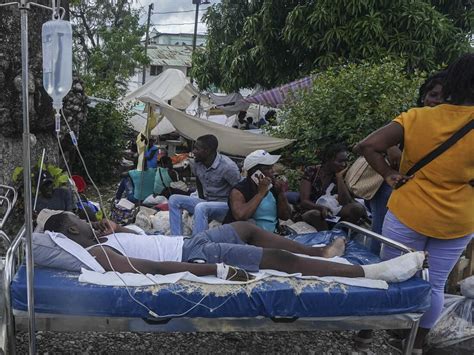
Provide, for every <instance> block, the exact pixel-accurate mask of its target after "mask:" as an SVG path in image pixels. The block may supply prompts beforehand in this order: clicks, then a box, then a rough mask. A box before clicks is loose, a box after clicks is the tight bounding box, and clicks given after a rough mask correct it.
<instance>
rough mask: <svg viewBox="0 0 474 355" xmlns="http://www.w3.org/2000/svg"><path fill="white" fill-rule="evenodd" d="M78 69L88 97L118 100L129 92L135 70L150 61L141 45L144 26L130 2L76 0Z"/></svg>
mask: <svg viewBox="0 0 474 355" xmlns="http://www.w3.org/2000/svg"><path fill="white" fill-rule="evenodd" d="M70 12H71V21H72V22H73V23H74V26H73V29H74V49H75V51H74V52H75V54H76V57H75V66H76V69H77V70H78V72H79V73H80V74H81V77H82V78H83V79H84V81H85V84H86V91H87V93H88V94H91V95H96V96H100V97H102V98H116V97H118V96H120V95H121V94H123V93H124V92H125V90H126V83H127V80H128V79H129V78H130V76H131V75H132V74H133V71H134V69H135V68H137V67H139V66H141V65H142V64H143V63H146V62H147V59H146V56H145V53H144V48H143V46H142V45H141V43H140V40H141V38H142V36H143V34H144V33H145V32H144V27H143V26H141V25H140V24H139V11H138V10H133V9H132V8H131V2H130V1H128V0H117V1H114V2H112V1H109V0H75V1H73V2H71V4H70Z"/></svg>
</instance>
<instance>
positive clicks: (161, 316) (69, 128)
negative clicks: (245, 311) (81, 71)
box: [56, 110, 244, 318]
mask: <svg viewBox="0 0 474 355" xmlns="http://www.w3.org/2000/svg"><path fill="white" fill-rule="evenodd" d="M56 112H57V111H56ZM61 113H62V116H63V119H64V122H65V123H66V126H67V128H68V131H69V135H70V137H71V141H72V143H73V145H74V146H75V148H76V150H77V152H78V154H79V157H80V159H81V161H82V164H83V165H84V168H85V170H86V174H87V176H88V178H89V179H90V181H91V182H92V185H93V186H94V188H95V190H96V192H97V193H98V196H99V203H100V207H101V209H102V210H103V211H104V208H103V203H102V196H101V194H100V191H99V189H98V187H97V185H96V184H95V183H94V180H92V178H91V176H90V175H89V172H88V170H87V167H86V165H85V162H84V159H83V158H82V154H81V152H80V150H79V146H78V144H77V138H76V135H75V134H74V131H73V130H72V129H71V127H70V126H69V123H68V122H67V119H66V117H65V116H64V112H63V111H62V110H61ZM57 138H58V144H59V148H60V151H61V155H62V158H63V160H64V163H65V165H66V170H67V172H68V174H69V177H70V178H72V176H71V171H70V169H69V165H68V164H67V162H66V158H65V156H64V152H63V149H62V146H61V141H60V139H59V131H57ZM75 193H76V195H77V197H78V200H79V203H80V204H81V206H82V208H84V205H83V203H82V200H81V198H80V196H79V195H78V193H77V191H75ZM86 219H87V221H88V222H89V225H90V227H91V228H92V223H91V221H90V219H89V216H88V215H87V214H86ZM92 232H93V234H94V237H95V238H96V240H97V241H98V242H99V240H98V237H97V235H96V234H95V230H94V229H93V228H92ZM112 234H113V235H114V237H115V239H116V240H117V242H118V243H119V245H120V241H119V239H118V238H117V237H116V235H115V232H114V231H112ZM99 246H100V247H101V249H102V251H103V252H104V254H105V256H106V258H107V261H108V263H109V266H110V267H111V268H112V270H113V271H114V273H115V275H116V276H117V277H118V278H119V279H120V280H121V281H122V283H123V284H124V286H125V288H126V290H127V293H128V295H129V296H130V298H131V299H132V300H133V301H134V302H136V303H137V304H139V305H140V306H142V307H144V308H145V309H146V310H147V311H148V314H149V315H151V316H152V317H154V318H169V317H181V316H184V315H186V314H187V313H189V312H191V311H192V310H193V309H194V308H196V307H197V306H201V307H204V308H207V309H208V310H209V311H210V312H213V311H215V310H216V309H219V308H220V307H222V306H224V304H226V303H227V302H228V301H229V300H230V298H231V296H229V297H227V299H226V300H224V301H223V302H222V303H221V304H219V305H218V306H216V307H212V308H211V307H209V306H206V305H204V304H202V302H203V301H204V299H205V298H206V297H207V296H206V295H204V296H203V297H202V298H201V299H200V300H199V301H198V302H195V301H192V300H189V299H187V298H186V297H184V296H183V295H180V294H179V293H176V292H173V291H171V292H172V293H173V294H174V295H176V296H178V297H180V298H182V299H183V300H184V301H186V302H189V303H192V304H194V305H193V306H192V307H190V308H189V309H188V310H187V311H185V312H183V313H180V314H167V315H159V314H157V313H155V312H153V310H151V309H150V308H149V307H147V306H146V305H145V304H143V303H142V302H140V301H139V300H137V299H136V298H135V297H133V295H132V294H131V292H130V290H129V286H128V285H127V284H126V282H125V280H124V279H123V278H122V277H121V276H120V275H119V273H118V272H117V271H115V270H114V268H113V266H112V263H111V261H110V259H109V256H108V255H107V252H106V251H105V250H104V248H103V246H102V245H100V244H99ZM125 257H126V258H127V261H128V263H129V265H130V266H131V267H132V268H133V269H134V270H135V271H136V272H137V273H139V274H141V275H143V276H145V277H146V278H147V279H149V280H150V281H151V282H153V283H154V284H156V282H155V281H154V280H153V279H152V278H150V277H149V276H148V275H145V274H143V273H142V272H140V271H139V270H137V269H136V268H135V266H134V265H133V264H132V262H131V261H130V259H129V258H128V256H127V255H125ZM240 289H241V290H243V289H244V288H243V286H240Z"/></svg>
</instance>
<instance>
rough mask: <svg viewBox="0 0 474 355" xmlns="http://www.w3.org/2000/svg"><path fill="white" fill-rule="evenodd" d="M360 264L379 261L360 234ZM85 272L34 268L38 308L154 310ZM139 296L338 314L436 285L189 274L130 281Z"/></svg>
mask: <svg viewBox="0 0 474 355" xmlns="http://www.w3.org/2000/svg"><path fill="white" fill-rule="evenodd" d="M338 233H342V232H340V231H332V232H321V233H311V234H304V235H300V236H296V237H295V238H294V239H296V240H298V241H300V242H302V243H305V244H308V245H314V244H319V243H324V242H327V241H328V240H329V239H330V238H331V237H333V236H334V234H338ZM344 256H345V257H346V258H347V259H348V260H349V261H351V262H352V263H355V264H370V263H374V262H377V261H378V257H376V256H375V255H374V254H371V253H370V252H368V251H367V250H366V249H364V248H363V247H362V246H361V245H359V244H358V243H357V242H355V241H351V242H349V243H348V245H347V250H346V255H344ZM78 276H79V274H77V273H74V272H68V271H60V270H56V269H47V268H35V277H34V285H35V310H36V312H39V313H49V314H66V315H79V316H103V317H139V318H151V317H150V316H149V314H148V311H147V310H146V309H145V308H144V307H142V306H140V305H139V304H137V302H134V301H133V300H132V299H131V297H130V296H129V294H128V292H127V289H126V288H125V287H109V286H98V285H92V284H84V283H80V282H79V281H78ZM129 290H130V292H131V293H132V294H133V296H134V297H135V298H136V299H137V300H139V301H140V302H142V303H143V304H145V305H146V306H147V307H149V308H150V309H151V310H153V311H154V312H155V313H157V314H158V315H159V316H162V317H166V318H172V317H178V316H186V317H206V318H218V317H257V316H262V317H289V318H305V317H336V316H371V315H389V314H400V313H410V312H415V313H417V312H424V311H426V310H427V309H428V307H429V304H430V286H429V284H428V283H427V282H425V281H423V280H422V279H420V278H417V277H414V278H412V279H410V280H408V281H405V282H402V283H396V284H391V285H390V287H389V288H388V289H387V290H379V289H369V288H363V287H354V286H347V285H341V284H338V283H325V282H320V281H315V280H298V279H285V278H269V279H265V280H263V281H260V282H258V283H253V284H250V285H246V286H228V285H226V286H211V285H201V284H196V283H190V282H179V283H176V284H171V285H160V286H151V287H131V288H129ZM11 293H12V295H11V296H12V303H13V308H14V309H15V310H22V311H26V310H27V291H26V267H25V266H24V265H23V266H22V267H21V268H20V269H19V271H18V272H17V274H16V275H15V277H14V280H13V282H12V288H11Z"/></svg>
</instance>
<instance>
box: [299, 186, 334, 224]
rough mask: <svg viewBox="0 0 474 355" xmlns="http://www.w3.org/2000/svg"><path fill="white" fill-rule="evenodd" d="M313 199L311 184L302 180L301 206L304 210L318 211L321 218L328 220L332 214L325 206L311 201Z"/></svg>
mask: <svg viewBox="0 0 474 355" xmlns="http://www.w3.org/2000/svg"><path fill="white" fill-rule="evenodd" d="M310 197H311V183H310V182H309V181H308V180H306V179H302V180H301V182H300V206H301V207H302V208H303V209H304V210H318V211H320V212H321V216H322V217H323V218H326V217H327V216H328V215H329V214H330V212H329V209H328V208H327V207H325V206H321V205H317V204H315V203H314V202H313V201H311V199H310Z"/></svg>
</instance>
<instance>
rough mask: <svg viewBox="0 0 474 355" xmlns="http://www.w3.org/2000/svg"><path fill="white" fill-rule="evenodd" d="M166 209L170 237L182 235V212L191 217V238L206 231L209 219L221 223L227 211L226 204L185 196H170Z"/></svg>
mask: <svg viewBox="0 0 474 355" xmlns="http://www.w3.org/2000/svg"><path fill="white" fill-rule="evenodd" d="M168 207H169V211H170V227H171V235H183V218H182V210H186V211H188V212H189V213H190V214H192V215H193V233H192V234H193V236H194V235H196V234H198V233H200V232H202V231H205V230H207V229H208V228H209V220H210V219H211V220H212V219H215V220H217V221H219V222H222V221H223V220H224V218H225V216H226V214H227V211H228V210H229V207H228V206H227V202H212V201H206V200H203V199H200V198H197V197H191V196H185V195H171V197H170V199H169V200H168Z"/></svg>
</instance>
